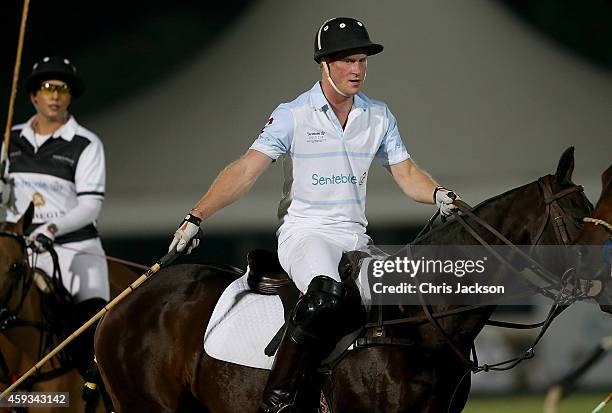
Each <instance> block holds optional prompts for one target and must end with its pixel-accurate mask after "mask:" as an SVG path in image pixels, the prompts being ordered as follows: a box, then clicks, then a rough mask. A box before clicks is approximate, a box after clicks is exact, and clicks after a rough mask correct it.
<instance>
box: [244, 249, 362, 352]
mask: <svg viewBox="0 0 612 413" xmlns="http://www.w3.org/2000/svg"><path fill="white" fill-rule="evenodd" d="M367 256H369V255H368V254H367V253H365V252H363V251H349V252H346V253H344V254H343V255H342V258H341V260H340V263H339V264H338V272H339V274H340V279H341V280H342V281H343V282H344V283H345V284H346V285H347V287H348V288H349V290H351V292H350V293H351V294H354V296H356V297H359V291H358V289H357V286H356V285H355V283H354V282H353V280H354V279H355V278H357V276H358V275H359V269H360V260H361V259H362V258H365V257H367ZM247 263H248V276H247V284H248V286H249V288H250V289H251V291H252V292H254V293H257V294H264V295H278V296H279V298H280V299H281V302H282V303H283V314H284V318H285V322H287V321H288V319H289V317H290V315H291V311H292V310H293V307H295V304H296V303H297V301H298V299H299V297H300V296H301V293H300V291H299V290H298V289H297V287H296V286H295V284H294V283H293V280H291V278H289V275H288V274H287V273H286V272H285V270H283V268H282V266H281V264H280V262H279V261H278V256H277V254H276V253H274V252H271V251H266V250H253V251H250V252H249V253H248V254H247ZM322 275H324V274H322ZM284 332H285V325H283V326H282V327H281V328H280V329H279V330H278V332H277V333H276V335H275V336H274V337H273V338H272V340H271V341H270V343H269V344H268V346H267V347H266V349H265V354H266V355H268V356H270V357H271V356H273V355H274V354H275V353H276V350H277V349H278V346H279V345H280V341H281V339H282V336H283V334H284Z"/></svg>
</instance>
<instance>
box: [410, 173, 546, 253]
mask: <svg viewBox="0 0 612 413" xmlns="http://www.w3.org/2000/svg"><path fill="white" fill-rule="evenodd" d="M541 203H542V200H541V196H540V193H539V189H538V185H537V184H536V183H535V182H534V183H532V184H529V185H525V186H523V187H520V188H517V189H515V190H513V191H510V192H508V193H506V194H505V195H503V196H500V197H498V198H494V199H492V200H490V201H489V202H485V203H483V204H482V205H480V206H478V207H477V208H476V209H475V210H474V213H475V214H476V215H477V216H478V217H479V218H480V219H482V220H483V221H485V222H486V223H487V224H489V225H490V226H491V227H493V228H494V229H496V230H497V231H499V232H500V233H501V234H502V235H504V236H505V237H506V238H507V239H508V240H509V241H510V242H512V243H513V244H519V245H521V244H528V243H529V242H530V240H531V238H532V237H533V236H534V235H535V232H536V231H537V229H538V228H537V226H538V225H537V223H538V220H539V219H544V217H539V216H538V214H539V211H541V210H542V208H541ZM464 219H465V221H467V223H468V225H470V227H471V228H472V229H474V230H475V231H476V232H477V233H478V234H479V235H480V236H481V237H482V238H483V239H484V240H485V241H486V242H487V243H489V244H499V243H500V242H501V241H500V240H499V239H498V238H497V237H496V236H495V235H494V234H493V233H491V232H490V231H489V230H487V229H486V228H484V227H483V226H482V225H480V224H479V223H478V222H476V220H474V219H472V218H470V217H469V216H464ZM449 242H452V243H453V244H456V245H467V244H475V243H476V240H475V239H474V237H472V235H471V234H470V233H469V232H468V231H467V230H466V229H465V228H463V226H462V225H461V223H459V222H458V221H452V222H449V223H448V224H447V225H446V226H445V227H444V228H440V230H437V231H434V232H432V234H431V236H430V237H428V239H426V240H423V241H422V242H419V244H431V245H436V244H438V245H444V244H448V243H449Z"/></svg>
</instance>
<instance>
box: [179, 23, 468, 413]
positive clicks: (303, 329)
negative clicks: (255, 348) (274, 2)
mask: <svg viewBox="0 0 612 413" xmlns="http://www.w3.org/2000/svg"><path fill="white" fill-rule="evenodd" d="M382 50H383V46H381V45H380V44H376V43H373V42H372V41H371V40H370V37H369V35H368V32H367V30H366V28H365V26H364V24H363V23H362V22H361V21H359V20H356V19H353V18H346V17H337V18H333V19H329V20H327V21H325V22H324V23H323V24H322V25H321V26H320V27H319V29H318V30H317V33H316V36H315V42H314V60H315V61H316V62H317V63H318V64H319V67H320V69H321V80H320V81H319V82H317V83H315V84H314V86H313V87H312V88H311V89H310V90H308V91H306V92H305V93H303V94H301V95H300V96H298V97H297V98H296V99H295V100H293V101H292V102H289V103H282V104H280V105H279V106H278V107H277V108H276V109H275V110H274V112H272V114H271V115H270V118H269V120H268V122H267V123H266V125H265V126H264V128H263V130H262V131H261V133H260V135H259V137H258V138H257V139H256V140H255V142H254V143H253V145H252V146H251V147H250V149H249V150H248V151H247V152H246V153H245V154H244V155H243V156H242V157H241V158H240V159H238V160H237V161H234V162H233V163H231V164H230V165H228V166H227V167H226V168H225V169H224V170H223V171H222V172H221V173H220V174H219V175H218V177H217V179H216V180H215V181H214V182H213V184H212V185H211V187H210V188H209V190H208V192H206V194H205V195H204V196H203V197H202V199H201V200H200V201H199V202H198V203H197V204H196V206H195V207H194V208H193V209H192V210H191V211H190V213H189V214H188V215H187V216H186V218H185V219H184V221H183V222H182V223H181V225H180V227H179V228H178V230H177V231H176V232H175V234H174V239H173V241H172V244H171V245H170V249H171V250H172V249H173V248H176V250H177V251H185V252H190V251H191V250H192V249H193V248H194V247H195V246H197V245H198V244H199V239H197V237H196V235H197V234H198V231H199V230H200V225H201V224H202V221H204V220H206V219H208V218H210V217H211V216H212V215H213V214H214V213H216V212H217V211H219V210H220V209H222V208H223V207H225V206H227V205H229V204H231V203H232V202H234V201H236V200H238V199H239V198H240V197H242V196H243V195H244V194H246V193H247V192H248V191H249V190H250V188H251V187H252V186H253V184H254V183H255V181H256V180H257V178H258V177H259V176H260V175H261V174H262V173H263V172H264V171H265V170H266V169H267V168H268V166H270V164H271V163H272V162H274V161H276V160H277V159H278V158H279V157H282V159H283V164H284V170H285V184H284V188H283V196H282V199H281V202H280V205H279V212H278V216H279V219H280V221H281V225H280V228H279V229H278V231H277V236H278V258H279V261H280V263H281V265H282V267H283V268H284V269H285V271H286V272H287V273H288V274H289V276H290V277H291V279H292V280H293V282H294V283H295V285H296V286H297V288H298V289H299V290H300V291H301V292H302V293H304V295H303V296H302V297H301V298H300V300H299V301H298V302H297V304H296V306H295V308H294V309H293V312H292V314H291V316H290V318H289V322H288V325H287V329H286V331H285V333H284V336H283V338H282V341H281V344H280V347H279V349H278V353H277V356H276V359H275V361H274V365H273V367H272V371H271V373H270V376H269V379H268V382H267V385H266V388H265V390H264V394H263V403H262V404H261V407H260V411H261V412H266V413H276V412H280V411H283V412H291V411H296V407H295V405H296V401H295V400H296V395H297V393H298V390H299V389H300V387H301V386H304V385H305V384H307V383H308V380H309V379H310V378H312V376H313V375H314V373H315V372H316V368H317V366H318V365H319V363H320V361H321V360H322V359H323V358H324V357H326V356H327V354H328V353H329V352H330V351H331V350H332V349H333V347H334V346H335V344H336V342H337V341H338V340H339V339H340V338H341V337H342V336H343V335H344V334H346V333H348V331H346V327H347V326H348V325H350V323H348V322H347V318H348V316H349V315H350V314H351V313H354V312H355V305H358V304H359V303H358V302H355V300H350V299H349V297H348V294H347V288H346V287H345V285H344V284H343V283H341V282H340V275H339V273H338V264H339V262H340V258H341V256H342V254H343V252H345V251H350V250H355V249H359V248H362V247H364V246H365V245H366V244H368V243H370V242H371V239H370V237H369V236H368V235H367V234H366V225H367V220H366V217H365V201H366V183H367V177H368V170H369V168H370V164H371V162H372V160H373V159H374V158H377V159H378V161H379V162H380V163H381V164H382V165H383V166H384V167H385V168H386V169H387V170H388V171H389V172H390V174H391V175H392V176H393V178H394V180H395V182H396V183H397V185H398V186H399V187H400V188H401V189H402V191H403V192H404V193H405V194H406V195H407V196H408V197H410V198H412V199H413V200H415V201H417V202H421V203H428V204H436V205H437V206H438V208H439V209H440V211H441V212H442V214H443V215H449V214H450V213H451V209H453V208H454V205H452V202H453V199H456V198H457V197H456V195H455V194H454V193H452V192H451V191H449V190H447V189H445V188H444V187H442V186H438V184H437V183H436V182H435V181H434V180H433V179H432V178H431V177H430V176H429V175H428V174H427V173H426V172H425V171H424V170H423V169H421V168H419V167H418V166H417V165H416V164H415V163H414V162H413V161H412V160H411V159H410V155H409V154H408V152H407V151H406V148H405V146H404V143H403V141H402V138H401V136H400V134H399V130H398V127H397V123H396V120H395V117H394V116H393V114H392V113H391V111H390V110H389V108H388V106H387V105H386V104H385V103H383V102H381V101H377V100H373V99H370V98H368V97H367V96H366V95H364V94H363V93H362V92H361V89H362V87H363V84H364V81H365V77H366V68H367V59H368V56H371V55H375V54H377V53H380V52H381V51H382Z"/></svg>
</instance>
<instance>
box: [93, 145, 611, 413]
mask: <svg viewBox="0 0 612 413" xmlns="http://www.w3.org/2000/svg"><path fill="white" fill-rule="evenodd" d="M573 167H574V158H573V148H572V149H571V150H568V151H566V152H565V153H564V155H563V156H562V157H561V160H560V162H559V165H558V168H557V172H556V174H555V175H548V176H547V177H544V178H541V179H540V180H539V181H536V182H533V183H530V184H528V185H525V186H522V187H520V188H517V189H514V190H511V191H509V192H506V193H504V194H502V195H500V196H497V197H495V198H492V199H490V200H488V201H485V202H484V203H482V204H481V205H479V206H478V207H476V208H475V209H474V212H475V214H476V215H477V216H478V217H480V218H482V219H484V220H486V221H487V222H488V223H489V224H491V225H492V226H493V227H495V228H497V229H498V230H499V231H500V232H501V233H502V234H504V235H505V236H506V237H507V238H508V239H509V240H510V241H512V242H513V243H515V244H521V245H525V244H544V245H556V244H560V243H562V242H563V241H562V240H561V239H560V238H559V237H558V235H557V231H556V230H555V229H554V226H555V223H557V222H558V220H557V219H554V218H556V217H551V216H549V210H550V207H549V203H550V202H553V201H551V200H550V199H555V196H554V195H558V196H559V197H558V199H556V205H557V206H558V207H559V208H560V210H561V212H562V214H563V215H562V216H560V217H559V219H562V222H565V225H566V236H567V237H569V238H570V239H574V238H575V237H576V235H577V234H578V231H579V229H580V227H579V226H578V225H577V223H578V222H580V221H581V219H582V217H584V216H586V215H588V214H589V213H590V212H591V209H592V206H591V204H590V203H589V202H588V200H587V199H586V197H585V196H584V195H583V193H582V192H580V191H576V190H574V189H577V188H576V186H575V185H574V184H573V183H571V175H572V171H573ZM542 182H548V185H549V186H548V189H549V190H550V191H551V194H550V195H553V197H552V198H550V199H549V197H548V196H546V193H543V192H542V189H541V188H542V185H541V183H542ZM467 220H468V221H469V222H470V221H471V219H469V218H467ZM477 232H478V233H479V234H480V236H481V237H483V238H484V239H485V241H486V242H488V243H490V244H497V243H499V242H500V241H499V239H498V238H496V237H494V236H493V235H492V234H491V233H489V232H487V231H484V230H482V229H477ZM420 243H424V244H432V245H443V244H461V245H469V244H475V243H476V241H475V240H474V238H473V237H472V236H471V235H470V234H469V233H468V232H467V231H466V230H465V229H464V228H463V227H462V226H460V225H459V224H458V222H457V221H456V220H450V221H449V222H447V223H446V224H444V225H441V226H439V227H437V228H436V229H434V230H432V231H431V232H429V233H428V234H427V236H425V237H424V238H421V239H420ZM240 275H241V274H240V273H237V272H233V271H230V270H224V269H223V268H220V267H219V266H207V265H176V266H173V267H168V268H166V269H164V270H162V271H160V273H159V274H157V275H156V276H155V277H154V278H152V279H151V280H149V281H148V282H147V283H145V284H143V285H142V286H141V287H140V288H139V289H138V290H136V291H135V292H134V293H133V294H131V295H130V296H129V297H128V298H127V299H126V300H124V301H123V302H121V303H119V304H118V305H117V306H116V307H114V308H113V310H112V311H111V312H110V313H108V314H107V315H106V316H105V318H104V319H103V320H102V322H101V323H100V324H99V326H98V329H97V332H96V342H95V347H96V357H97V359H98V365H99V368H100V372H101V375H102V378H103V381H104V384H105V386H106V389H107V391H108V392H109V394H110V397H111V399H112V401H113V404H114V408H115V409H116V410H115V411H116V412H118V413H125V412H130V413H136V412H160V413H161V412H168V413H169V412H210V413H248V412H255V411H256V410H257V407H258V404H259V401H260V398H261V393H262V390H263V386H264V384H265V382H266V377H267V374H268V371H266V370H261V369H254V368H249V367H244V366H240V365H236V364H232V363H227V362H222V361H219V360H216V359H213V358H211V357H209V356H208V355H207V354H206V353H205V352H204V350H203V346H202V336H203V333H204V331H205V329H206V326H207V323H208V322H209V320H210V317H211V313H212V311H213V308H214V307H215V303H216V302H217V300H218V299H219V296H220V295H221V293H222V291H223V290H224V289H225V288H226V287H227V286H228V285H229V284H230V283H231V282H232V281H233V280H234V279H236V278H237V277H238V276H240ZM605 300H607V301H610V300H611V298H610V297H605ZM433 307H434V308H433V309H434V312H439V311H444V310H448V309H450V308H451V307H448V306H447V307H442V306H433ZM492 311H493V307H490V306H489V307H483V308H479V309H475V310H474V311H471V312H464V313H461V314H453V315H450V316H448V317H444V318H439V319H438V323H437V324H438V325H439V326H440V327H441V328H442V329H443V330H444V332H445V335H446V336H447V337H446V338H445V337H442V336H441V334H440V330H438V329H437V328H435V327H434V326H433V325H432V324H431V323H427V321H426V318H425V317H421V320H425V321H424V322H418V323H412V324H403V325H391V326H388V328H387V331H386V333H387V336H388V337H393V338H395V339H397V341H398V342H399V341H402V340H403V341H404V342H408V341H410V342H411V343H412V344H411V345H410V346H409V347H404V346H397V345H396V346H386V345H380V346H371V347H368V348H363V349H360V350H357V351H350V352H348V354H346V355H345V357H344V358H343V359H342V360H341V361H340V362H339V364H338V365H337V366H336V367H335V368H334V370H333V371H332V372H331V374H329V375H328V376H326V377H325V385H324V388H325V389H326V396H327V400H328V404H329V407H330V408H331V410H332V411H333V412H336V413H337V412H445V413H446V412H459V411H461V410H462V409H463V406H464V405H465V403H466V400H467V396H468V393H469V387H470V385H469V376H467V373H469V371H470V368H469V366H466V365H465V364H464V363H463V362H461V361H460V360H459V357H457V355H456V354H455V352H454V351H451V348H450V347H451V346H450V345H449V342H448V341H447V339H448V340H451V341H452V343H453V344H452V345H453V346H454V347H455V349H458V351H459V352H460V353H461V355H462V357H464V358H468V357H469V350H470V347H471V344H472V343H473V340H474V338H475V337H476V335H477V334H478V333H479V331H480V330H481V329H482V327H483V326H484V324H485V321H486V320H487V319H488V318H489V316H490V315H491V313H492ZM422 315H423V312H422V310H421V308H420V307H407V306H385V307H384V316H385V318H387V317H389V318H392V319H396V318H400V317H414V316H422ZM462 378H466V379H465V380H463V381H462Z"/></svg>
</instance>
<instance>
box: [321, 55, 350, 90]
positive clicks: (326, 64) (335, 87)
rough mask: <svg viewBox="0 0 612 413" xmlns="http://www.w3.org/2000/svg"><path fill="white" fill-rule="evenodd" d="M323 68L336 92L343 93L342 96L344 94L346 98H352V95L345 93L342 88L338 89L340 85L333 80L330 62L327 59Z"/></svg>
mask: <svg viewBox="0 0 612 413" xmlns="http://www.w3.org/2000/svg"><path fill="white" fill-rule="evenodd" d="M323 70H325V74H326V75H327V80H329V83H330V84H331V86H332V87H333V88H334V90H335V91H336V92H338V93H339V94H341V95H342V96H344V97H345V98H350V97H351V96H350V95H347V94H346V93H344V92H342V91H340V89H338V86H336V84H335V83H334V81H333V80H332V78H331V75H330V74H329V65H328V63H327V62H326V61H325V60H324V61H323Z"/></svg>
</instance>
